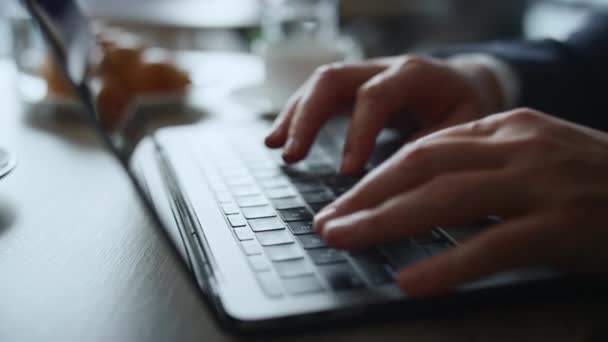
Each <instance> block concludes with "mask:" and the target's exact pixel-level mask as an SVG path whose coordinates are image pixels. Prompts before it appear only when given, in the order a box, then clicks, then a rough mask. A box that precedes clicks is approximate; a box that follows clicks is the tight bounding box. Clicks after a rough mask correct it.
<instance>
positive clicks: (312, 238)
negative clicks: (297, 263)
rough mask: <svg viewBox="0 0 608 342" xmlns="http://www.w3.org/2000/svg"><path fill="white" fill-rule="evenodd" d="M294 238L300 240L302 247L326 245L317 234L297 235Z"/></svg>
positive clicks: (310, 247)
mask: <svg viewBox="0 0 608 342" xmlns="http://www.w3.org/2000/svg"><path fill="white" fill-rule="evenodd" d="M296 238H297V239H298V241H300V244H301V245H302V248H304V249H312V248H322V247H326V245H325V241H323V240H322V239H321V238H320V237H319V235H317V234H306V235H298V236H296Z"/></svg>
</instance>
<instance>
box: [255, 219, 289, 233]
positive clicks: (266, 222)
mask: <svg viewBox="0 0 608 342" xmlns="http://www.w3.org/2000/svg"><path fill="white" fill-rule="evenodd" d="M249 225H250V226H251V229H253V231H254V232H265V231H268V230H280V229H284V228H285V224H284V223H283V222H282V221H281V220H279V218H278V217H267V218H259V219H252V220H249Z"/></svg>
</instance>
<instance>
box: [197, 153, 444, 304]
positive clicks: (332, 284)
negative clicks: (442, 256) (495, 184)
mask: <svg viewBox="0 0 608 342" xmlns="http://www.w3.org/2000/svg"><path fill="white" fill-rule="evenodd" d="M218 145H221V146H222V147H221V148H217V147H214V148H207V149H205V151H204V155H205V161H212V163H209V164H206V166H205V167H204V168H203V169H204V170H205V176H206V179H207V181H208V183H209V186H210V187H211V189H212V190H213V192H214V194H215V198H216V199H217V202H218V206H219V208H220V209H221V211H222V212H223V213H224V216H225V218H226V222H227V226H228V227H229V230H230V231H231V232H232V234H233V236H234V238H235V239H236V240H237V241H238V243H239V244H240V246H241V248H242V251H243V253H244V254H245V255H246V257H247V258H248V259H249V264H250V267H251V269H252V271H253V272H255V274H256V276H257V279H258V281H259V284H260V286H261V288H262V290H263V291H264V293H265V294H266V295H267V296H268V297H270V298H281V297H284V296H305V295H308V294H315V293H320V292H325V291H348V290H360V289H365V288H374V287H379V286H384V285H387V284H391V283H392V282H393V281H394V277H395V273H396V272H397V270H399V268H401V267H403V266H405V265H408V264H410V263H413V262H415V261H418V260H420V259H422V258H426V257H429V256H431V255H433V254H436V253H440V252H442V251H443V250H445V249H446V248H449V247H450V246H451V243H450V242H449V241H448V239H447V238H445V237H444V236H443V235H442V233H441V232H440V231H437V230H434V231H432V232H431V233H428V234H426V235H424V236H420V237H418V238H415V239H410V240H406V241H403V242H399V243H395V244H391V245H388V246H383V247H381V248H377V249H373V250H367V251H361V252H357V253H349V252H346V251H341V250H336V249H332V248H329V247H327V246H326V245H325V243H324V242H323V240H321V239H320V238H319V236H317V235H316V234H315V233H314V231H313V228H312V221H313V217H314V215H315V214H316V213H318V212H319V211H320V210H321V209H322V208H324V207H325V206H327V205H328V204H330V203H331V202H332V201H333V200H334V199H336V198H337V197H338V196H340V195H342V194H343V193H345V192H346V191H348V190H349V189H350V188H351V187H352V186H353V185H354V184H355V183H356V182H357V181H358V180H359V179H360V178H358V177H342V176H339V175H338V174H337V173H336V171H335V166H333V163H332V162H331V161H332V160H336V159H333V158H332V157H331V156H330V153H329V152H327V151H328V149H325V148H323V147H321V146H315V147H314V148H313V150H312V151H311V153H310V154H309V156H308V158H307V159H306V160H305V161H304V162H301V163H298V164H297V165H294V166H286V165H284V163H283V162H282V161H281V159H280V156H279V154H278V153H275V152H274V151H268V150H266V149H264V148H262V147H259V146H250V145H249V146H248V145H245V144H238V143H234V144H229V143H226V144H218Z"/></svg>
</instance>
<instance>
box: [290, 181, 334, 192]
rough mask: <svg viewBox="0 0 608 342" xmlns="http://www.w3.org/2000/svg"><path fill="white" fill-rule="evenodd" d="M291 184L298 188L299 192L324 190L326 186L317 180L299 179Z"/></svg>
mask: <svg viewBox="0 0 608 342" xmlns="http://www.w3.org/2000/svg"><path fill="white" fill-rule="evenodd" d="M293 186H295V187H296V189H298V191H299V192H313V191H325V190H326V187H325V185H323V184H322V183H320V182H318V181H314V180H313V181H301V182H294V183H293Z"/></svg>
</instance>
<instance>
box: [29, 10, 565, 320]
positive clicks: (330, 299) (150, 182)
mask: <svg viewBox="0 0 608 342" xmlns="http://www.w3.org/2000/svg"><path fill="white" fill-rule="evenodd" d="M23 3H24V4H25V5H26V7H27V8H28V10H29V12H30V14H31V15H32V16H33V17H34V19H35V21H36V22H37V23H38V24H39V25H40V27H41V29H42V32H43V34H44V37H45V40H46V42H47V43H48V45H49V47H50V48H51V50H52V51H53V52H54V53H55V55H56V58H57V60H58V62H59V63H60V64H61V67H62V69H63V71H64V73H65V76H66V79H67V80H69V81H70V82H71V84H72V86H73V88H74V90H75V91H76V93H77V95H78V97H79V99H80V101H81V104H82V106H83V108H84V113H85V114H86V115H87V116H88V119H89V120H90V122H91V124H92V125H93V126H94V127H95V129H96V130H97V132H98V134H99V137H100V139H101V140H102V141H103V143H104V144H105V145H106V147H107V149H108V150H109V151H110V152H111V153H112V154H113V155H114V156H115V157H116V159H117V161H118V162H120V163H121V165H122V166H123V167H124V170H125V172H126V174H127V175H128V176H129V177H130V179H131V181H132V183H133V186H134V188H135V190H136V191H137V193H138V195H139V197H140V198H141V201H142V202H143V203H144V205H145V207H146V209H147V210H148V212H149V214H150V216H151V217H152V218H153V219H154V223H155V227H156V228H158V229H159V230H160V231H161V232H162V233H163V234H164V236H166V238H167V239H168V240H169V241H170V242H171V243H172V245H173V246H174V247H175V248H174V250H175V252H176V253H177V254H179V256H180V257H181V258H182V260H183V262H184V264H185V265H187V267H188V269H189V270H190V272H191V274H192V276H193V280H194V281H195V282H196V284H197V285H198V287H199V288H200V290H201V293H202V294H203V297H204V298H205V300H206V301H207V302H208V303H209V305H210V306H211V307H212V309H213V311H214V312H215V314H216V317H217V318H218V322H220V323H221V324H222V325H224V326H226V327H227V328H228V329H229V330H231V331H253V330H264V329H269V330H277V329H292V328H293V327H295V326H306V325H309V324H327V323H329V322H332V321H335V320H343V319H346V318H349V319H354V318H356V317H359V318H367V319H370V318H371V317H387V316H388V315H386V314H388V313H392V312H397V311H399V312H403V313H410V314H411V313H415V312H420V311H429V310H430V311H434V310H443V308H444V307H447V306H449V305H450V304H451V303H463V302H466V301H468V300H470V299H472V298H482V297H479V296H481V295H485V294H488V293H492V294H493V293H497V294H499V293H502V296H503V297H504V293H505V292H504V291H508V292H509V293H511V290H513V289H519V288H523V289H526V290H527V289H530V288H531V287H530V285H532V284H539V283H544V282H546V281H552V282H555V281H556V277H558V276H557V275H555V274H553V273H551V272H542V271H538V270H534V271H532V270H525V271H517V272H509V273H503V274H499V275H496V276H493V277H491V278H487V279H483V280H481V281H478V282H475V283H471V284H467V285H466V286H463V287H462V288H460V289H458V290H457V291H455V292H454V293H453V294H452V295H450V296H447V297H446V298H435V299H426V300H413V299H408V298H407V296H405V295H403V294H402V293H401V292H400V291H399V289H398V288H397V286H396V285H395V284H394V276H395V272H396V271H397V270H398V269H399V268H401V267H403V266H404V265H407V264H410V263H413V262H416V261H418V260H421V259H424V258H428V257H430V256H432V255H434V254H436V253H441V252H442V251H444V250H446V249H448V248H453V247H454V246H455V245H457V244H458V243H459V241H461V240H462V239H465V238H466V236H467V234H468V233H470V231H471V230H475V229H477V228H475V227H474V226H472V227H468V228H469V229H454V230H449V232H450V233H449V234H448V233H446V231H447V230H443V229H441V228H439V227H438V228H436V229H434V230H433V231H432V232H430V233H428V234H426V235H424V236H419V237H416V238H412V239H408V240H406V241H401V242H399V243H393V244H391V245H387V246H381V247H378V248H375V249H372V250H367V251H358V252H356V253H349V252H346V251H340V250H334V249H331V248H327V246H325V244H324V243H323V241H322V240H320V239H319V238H318V237H317V236H316V235H315V234H314V233H313V231H312V218H313V215H314V214H315V213H316V212H318V211H319V210H320V209H321V208H322V207H324V206H325V205H327V204H328V203H330V202H331V201H332V200H334V199H335V198H336V196H339V195H341V194H342V193H344V192H346V191H347V190H348V189H349V188H350V187H351V186H352V185H353V184H355V183H356V182H357V181H358V179H357V178H344V177H340V176H339V175H337V174H336V171H335V169H336V167H335V165H336V161H337V160H338V158H339V155H340V154H341V148H342V145H341V143H342V140H343V139H342V138H343V136H344V122H343V121H342V120H337V121H336V122H333V123H331V124H329V125H328V126H327V127H325V128H324V130H323V132H322V134H321V138H320V139H319V141H318V142H317V144H316V145H315V147H314V148H313V150H312V152H311V153H310V155H309V157H308V158H307V159H306V160H305V161H304V162H302V163H299V164H297V165H295V166H287V165H285V164H283V163H282V161H281V159H280V157H279V156H278V155H277V154H276V153H275V152H272V151H269V150H267V149H266V148H264V147H263V144H262V137H263V135H264V133H265V132H266V130H267V129H268V126H267V123H265V122H255V123H247V125H246V126H245V127H241V126H240V125H239V124H237V123H234V122H231V123H226V122H223V121H221V120H211V119H210V120H208V121H203V122H202V123H198V124H196V125H191V126H181V127H172V128H162V129H156V130H154V129H153V127H156V126H155V125H154V124H153V123H150V122H148V121H147V120H146V119H145V117H139V116H137V115H132V116H130V117H131V118H132V119H131V120H129V121H128V122H125V123H124V124H123V125H121V126H120V127H118V128H114V129H108V128H107V127H106V126H104V124H103V122H102V120H101V119H100V113H99V111H98V108H97V106H96V97H95V87H94V86H93V85H92V82H91V77H90V71H91V70H92V69H93V67H92V65H93V64H92V63H93V62H92V61H93V59H92V58H91V57H92V55H94V54H93V51H94V50H95V48H96V41H95V37H94V36H93V34H92V33H91V31H90V30H89V23H88V21H87V20H86V19H85V17H84V16H83V14H82V13H81V11H80V9H79V8H78V7H77V5H76V4H75V3H74V1H73V0H23ZM380 145H382V146H381V147H380V148H379V150H378V153H377V155H376V157H375V162H374V163H375V164H377V163H379V162H381V161H382V160H383V159H384V158H385V157H386V156H388V155H390V153H391V152H392V151H394V149H395V148H397V147H398V146H399V140H393V139H392V138H391V137H387V139H386V141H384V142H381V144H380ZM374 163H372V165H370V167H373V165H374ZM490 223H491V222H488V223H487V224H490ZM453 232H458V234H455V233H453ZM503 290H504V291H503ZM499 297H500V296H499ZM483 298H486V297H483ZM444 305H446V306H444ZM374 313H380V314H374Z"/></svg>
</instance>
